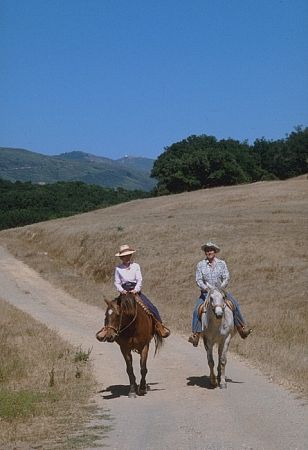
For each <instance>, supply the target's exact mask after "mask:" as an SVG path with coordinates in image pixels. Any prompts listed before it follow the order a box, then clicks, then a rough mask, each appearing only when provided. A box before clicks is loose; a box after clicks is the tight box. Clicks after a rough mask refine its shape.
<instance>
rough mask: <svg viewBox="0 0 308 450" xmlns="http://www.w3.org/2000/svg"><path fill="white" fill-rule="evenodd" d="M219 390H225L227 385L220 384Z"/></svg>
mask: <svg viewBox="0 0 308 450" xmlns="http://www.w3.org/2000/svg"><path fill="white" fill-rule="evenodd" d="M219 388H220V389H227V383H220V385H219Z"/></svg>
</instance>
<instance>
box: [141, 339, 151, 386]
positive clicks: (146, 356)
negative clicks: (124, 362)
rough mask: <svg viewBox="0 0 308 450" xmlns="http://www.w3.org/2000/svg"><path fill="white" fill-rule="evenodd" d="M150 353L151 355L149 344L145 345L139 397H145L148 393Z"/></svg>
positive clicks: (142, 353)
mask: <svg viewBox="0 0 308 450" xmlns="http://www.w3.org/2000/svg"><path fill="white" fill-rule="evenodd" d="M148 353H149V344H147V345H145V346H144V347H143V349H142V351H141V353H140V373H141V379H140V385H139V395H144V394H146V392H147V385H146V375H147V373H148V369H147V359H148Z"/></svg>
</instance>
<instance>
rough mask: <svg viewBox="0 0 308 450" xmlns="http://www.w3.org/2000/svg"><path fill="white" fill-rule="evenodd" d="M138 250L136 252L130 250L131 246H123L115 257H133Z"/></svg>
mask: <svg viewBox="0 0 308 450" xmlns="http://www.w3.org/2000/svg"><path fill="white" fill-rule="evenodd" d="M135 251H136V250H134V249H133V248H130V246H129V245H126V244H124V245H121V246H120V250H119V251H118V253H116V254H115V256H126V255H132V254H133V253H135Z"/></svg>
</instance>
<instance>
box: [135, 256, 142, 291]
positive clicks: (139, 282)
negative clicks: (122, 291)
mask: <svg viewBox="0 0 308 450" xmlns="http://www.w3.org/2000/svg"><path fill="white" fill-rule="evenodd" d="M135 265H136V279H135V281H136V286H135V288H134V291H136V292H140V291H141V287H142V275H141V270H140V266H139V264H137V263H135Z"/></svg>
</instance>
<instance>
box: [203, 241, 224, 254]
mask: <svg viewBox="0 0 308 450" xmlns="http://www.w3.org/2000/svg"><path fill="white" fill-rule="evenodd" d="M208 248H213V249H214V250H215V252H216V253H218V252H220V247H218V245H216V244H214V242H211V241H209V242H207V243H206V244H203V245H202V247H201V250H204V251H206V250H207V249H208Z"/></svg>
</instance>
